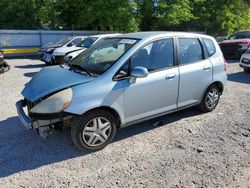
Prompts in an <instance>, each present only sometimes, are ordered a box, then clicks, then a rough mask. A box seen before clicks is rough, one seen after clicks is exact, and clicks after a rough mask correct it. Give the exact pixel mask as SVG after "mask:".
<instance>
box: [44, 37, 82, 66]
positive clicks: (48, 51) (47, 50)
mask: <svg viewBox="0 0 250 188" xmlns="http://www.w3.org/2000/svg"><path fill="white" fill-rule="evenodd" d="M85 38H86V36H75V37H66V38H63V39H61V40H60V41H58V42H57V43H55V44H47V45H44V46H42V47H41V50H40V53H41V60H42V61H43V62H45V63H46V64H48V65H50V64H53V62H52V60H53V59H52V53H53V52H54V50H55V49H57V48H60V47H62V48H72V47H74V46H76V45H78V44H79V43H80V42H82V41H83V40H84V39H85Z"/></svg>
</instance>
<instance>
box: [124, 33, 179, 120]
mask: <svg viewBox="0 0 250 188" xmlns="http://www.w3.org/2000/svg"><path fill="white" fill-rule="evenodd" d="M130 63H131V69H133V67H136V66H142V67H146V68H147V69H148V71H149V74H148V76H147V77H146V78H137V79H136V82H135V83H133V84H131V83H130V82H129V79H127V80H126V82H125V84H124V108H125V109H124V110H125V118H126V122H127V123H128V122H132V121H135V120H139V119H142V118H145V117H150V116H154V115H156V114H160V113H163V112H166V111H169V110H173V109H176V108H177V96H178V84H179V70H178V67H176V66H174V45H173V39H172V38H168V39H162V40H158V41H154V42H152V43H149V44H148V45H146V46H145V47H143V48H142V49H140V50H139V51H138V52H137V53H136V54H135V55H133V57H131V59H130Z"/></svg>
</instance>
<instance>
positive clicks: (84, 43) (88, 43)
mask: <svg viewBox="0 0 250 188" xmlns="http://www.w3.org/2000/svg"><path fill="white" fill-rule="evenodd" d="M97 39H98V38H97V37H88V38H86V39H84V40H83V41H82V42H80V43H79V44H78V45H77V47H82V48H89V47H90V46H92V44H94V42H95V41H96V40H97Z"/></svg>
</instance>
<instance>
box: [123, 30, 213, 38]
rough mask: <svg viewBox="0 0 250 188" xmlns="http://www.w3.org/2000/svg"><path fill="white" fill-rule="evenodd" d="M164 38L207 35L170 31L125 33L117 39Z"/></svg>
mask: <svg viewBox="0 0 250 188" xmlns="http://www.w3.org/2000/svg"><path fill="white" fill-rule="evenodd" d="M164 36H187V37H197V36H198V37H208V35H203V34H198V33H188V32H172V31H155V32H137V33H127V34H123V35H119V37H126V38H137V39H148V38H154V37H164Z"/></svg>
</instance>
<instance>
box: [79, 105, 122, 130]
mask: <svg viewBox="0 0 250 188" xmlns="http://www.w3.org/2000/svg"><path fill="white" fill-rule="evenodd" d="M100 109H101V110H107V111H109V112H110V113H111V114H112V115H113V116H114V117H115V119H116V126H117V128H120V127H121V117H120V114H119V113H118V112H117V111H116V110H115V109H114V108H111V107H109V106H99V107H95V108H92V109H89V110H87V111H86V112H84V113H83V114H81V115H84V114H86V113H90V112H91V111H95V110H100Z"/></svg>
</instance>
